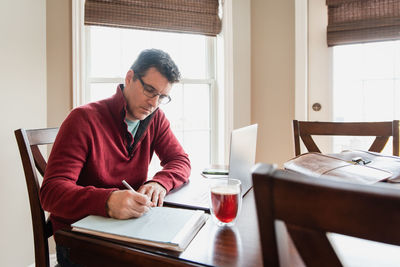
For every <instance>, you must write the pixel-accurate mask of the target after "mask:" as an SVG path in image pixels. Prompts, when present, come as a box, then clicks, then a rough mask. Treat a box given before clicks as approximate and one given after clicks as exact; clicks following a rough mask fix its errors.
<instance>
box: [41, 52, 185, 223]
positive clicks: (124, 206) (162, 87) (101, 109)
mask: <svg viewBox="0 0 400 267" xmlns="http://www.w3.org/2000/svg"><path fill="white" fill-rule="evenodd" d="M179 78H180V73H179V70H178V68H177V66H176V65H175V63H174V62H173V61H172V59H171V58H170V56H169V55H168V54H167V53H165V52H163V51H161V50H156V49H151V50H145V51H143V52H142V53H141V54H140V55H139V57H138V58H137V60H136V61H135V62H134V64H133V65H132V67H131V68H130V70H129V71H128V72H127V74H126V77H125V85H122V84H121V85H119V86H118V88H117V92H116V93H115V94H114V95H113V96H112V97H110V98H107V99H104V100H101V101H98V102H94V103H90V104H88V105H84V106H81V107H78V108H75V109H74V110H72V111H71V113H70V114H69V115H68V117H67V118H66V119H65V121H64V122H63V124H62V125H61V127H60V131H59V133H58V135H57V138H56V140H55V143H54V146H53V149H52V151H51V154H50V157H49V160H48V165H47V168H46V172H45V177H44V180H43V184H42V187H41V190H40V200H41V203H42V206H43V209H44V210H47V211H49V212H50V214H51V215H50V219H51V221H52V224H53V231H56V230H58V229H60V228H63V227H68V226H69V225H70V224H71V223H73V222H75V221H77V220H79V219H81V218H83V217H85V216H87V215H100V216H110V217H113V218H118V219H127V218H131V217H139V216H141V215H142V214H144V213H145V212H147V211H148V210H149V207H151V206H161V205H162V204H163V199H164V196H165V195H166V193H167V192H168V191H169V190H171V189H172V188H176V187H179V186H181V185H182V184H183V183H185V182H187V180H188V177H189V174H190V161H189V159H188V156H187V154H185V152H184V151H183V149H182V147H181V145H180V144H179V142H178V140H177V139H176V137H175V136H174V134H173V133H172V131H171V129H170V125H169V122H168V120H167V119H166V117H165V115H164V113H163V112H162V111H161V110H160V109H158V106H159V105H160V104H163V103H168V102H169V101H170V100H171V98H170V96H169V93H170V90H171V87H172V84H173V83H175V82H178V81H179ZM153 152H155V153H156V154H157V155H158V157H159V158H160V161H161V165H162V167H163V168H162V170H161V171H159V172H158V173H156V174H155V175H154V177H152V179H150V180H148V181H147V172H148V166H149V163H150V161H151V158H152V155H153ZM122 180H126V181H127V182H128V183H129V184H130V185H131V186H132V187H133V188H134V189H135V190H136V191H132V190H127V189H126V188H125V187H124V186H123V184H122Z"/></svg>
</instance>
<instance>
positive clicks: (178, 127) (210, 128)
mask: <svg viewBox="0 0 400 267" xmlns="http://www.w3.org/2000/svg"><path fill="white" fill-rule="evenodd" d="M85 31H86V33H85V39H86V42H85V43H86V79H85V82H86V86H85V88H86V90H85V92H84V99H85V101H84V102H86V103H88V102H92V101H96V100H99V99H103V98H106V97H108V96H111V95H112V94H114V93H115V90H116V87H117V84H119V83H124V78H125V74H126V72H127V70H128V69H129V67H130V66H131V65H132V63H133V61H134V60H135V59H136V57H137V56H138V54H139V53H140V51H142V50H143V49H147V48H158V49H162V50H164V51H166V52H168V53H169V54H170V56H171V57H172V59H173V60H174V61H175V62H176V64H177V65H178V67H179V69H180V71H181V74H182V80H181V82H180V83H178V84H175V85H174V86H173V88H172V90H171V98H172V101H171V102H170V103H169V104H167V105H161V106H160V108H161V109H162V110H163V111H164V112H165V113H166V116H167V118H168V119H169V120H170V122H171V128H172V130H173V131H174V133H175V135H176V136H177V138H178V139H179V141H180V142H181V144H182V145H183V147H184V149H185V151H186V152H187V153H188V154H189V157H190V160H191V162H192V167H193V169H199V168H202V167H204V166H207V165H209V164H211V163H212V162H213V159H216V158H217V157H218V155H217V153H218V149H214V150H213V149H212V144H215V143H216V142H217V139H218V138H217V137H218V131H219V129H217V126H216V125H218V124H219V123H218V121H217V120H218V112H214V111H215V110H216V107H217V105H218V99H217V96H218V94H217V90H218V87H217V82H216V78H215V77H216V73H215V72H216V71H215V70H216V67H215V62H216V60H215V54H216V53H215V47H216V40H215V39H216V38H215V37H207V36H203V35H192V34H179V33H167V32H158V31H143V30H132V29H120V28H108V27H96V26H85ZM216 147H217V146H216ZM155 158H156V156H155ZM158 166H159V164H158V161H154V160H153V162H152V164H151V167H150V173H149V175H150V176H151V175H152V174H153V173H154V172H155V171H156V170H157V167H158Z"/></svg>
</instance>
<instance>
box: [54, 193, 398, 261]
mask: <svg viewBox="0 0 400 267" xmlns="http://www.w3.org/2000/svg"><path fill="white" fill-rule="evenodd" d="M276 227H277V239H278V243H279V254H280V264H281V266H290V267H292V266H304V263H303V262H302V260H301V258H300V256H299V254H298V253H297V250H296V248H295V246H294V245H293V242H292V241H291V239H290V237H289V235H288V234H287V231H286V227H285V226H284V224H283V223H282V222H279V221H278V222H276ZM166 231H168V229H166ZM259 236H260V235H259V230H258V222H257V212H256V207H255V201H254V192H253V190H250V191H249V192H248V193H247V194H246V195H245V197H244V198H243V204H242V208H241V212H240V215H239V217H238V219H237V221H236V224H235V225H234V226H233V227H220V226H217V225H216V224H215V223H214V221H213V220H212V218H209V219H208V220H207V222H206V224H205V225H204V226H203V227H202V228H201V230H200V231H199V232H198V234H197V235H196V236H195V237H194V239H193V240H192V241H191V243H190V244H189V246H188V247H187V248H186V250H185V251H183V252H176V251H168V250H163V249H158V248H154V247H149V246H143V245H138V244H134V243H127V242H122V241H117V240H113V239H107V238H103V237H98V236H93V235H88V234H83V233H79V232H74V231H72V230H59V231H57V232H56V233H55V239H56V241H57V244H58V245H62V246H64V247H66V248H68V250H69V256H70V258H71V260H72V261H74V262H75V263H80V264H82V265H83V266H159V265H165V266H263V260H262V250H261V242H260V237H259ZM328 238H329V240H330V241H331V243H332V244H333V247H334V248H335V250H336V251H337V253H338V255H339V258H340V260H341V262H342V263H343V264H344V265H345V266H387V267H391V266H400V256H399V255H400V247H398V246H393V245H388V244H383V243H377V242H372V241H368V240H363V239H358V238H353V237H349V236H343V235H338V234H334V233H329V234H328ZM316 256H317V255H316Z"/></svg>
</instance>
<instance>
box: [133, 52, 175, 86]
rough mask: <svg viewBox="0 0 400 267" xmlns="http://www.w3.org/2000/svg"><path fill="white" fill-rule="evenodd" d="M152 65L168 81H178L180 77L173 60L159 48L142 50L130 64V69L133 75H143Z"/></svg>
mask: <svg viewBox="0 0 400 267" xmlns="http://www.w3.org/2000/svg"><path fill="white" fill-rule="evenodd" d="M152 67H154V68H156V69H157V71H158V72H160V73H161V75H163V76H164V77H165V78H167V80H168V81H169V82H170V83H176V82H179V80H180V78H181V73H180V72H179V69H178V66H176V64H175V62H174V61H173V60H172V59H171V57H170V56H169V55H168V54H167V53H166V52H164V51H162V50H159V49H146V50H143V51H142V52H141V53H140V54H139V56H138V58H137V59H136V61H135V62H134V63H133V65H132V66H131V70H133V71H134V72H135V76H136V75H137V76H139V77H143V76H145V75H146V73H147V70H148V69H150V68H152ZM134 79H136V77H134Z"/></svg>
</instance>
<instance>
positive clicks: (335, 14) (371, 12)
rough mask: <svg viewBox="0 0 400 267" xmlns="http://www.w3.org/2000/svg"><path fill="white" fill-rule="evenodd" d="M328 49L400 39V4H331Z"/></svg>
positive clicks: (365, 0) (394, 0)
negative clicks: (343, 45)
mask: <svg viewBox="0 0 400 267" xmlns="http://www.w3.org/2000/svg"><path fill="white" fill-rule="evenodd" d="M326 4H327V6H328V29H327V33H328V34H327V41H328V46H334V45H341V44H353V43H364V42H374V41H385V40H397V39H400V0H327V1H326Z"/></svg>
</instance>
